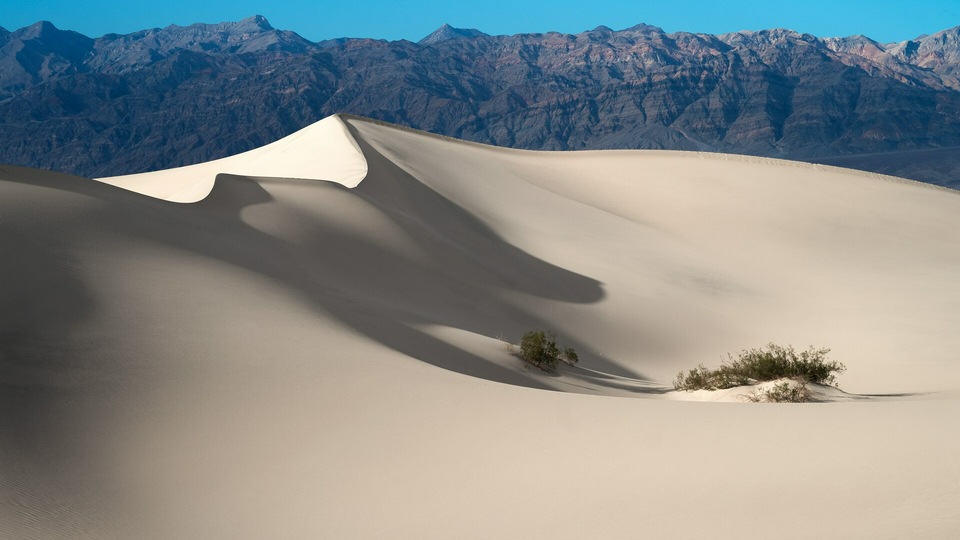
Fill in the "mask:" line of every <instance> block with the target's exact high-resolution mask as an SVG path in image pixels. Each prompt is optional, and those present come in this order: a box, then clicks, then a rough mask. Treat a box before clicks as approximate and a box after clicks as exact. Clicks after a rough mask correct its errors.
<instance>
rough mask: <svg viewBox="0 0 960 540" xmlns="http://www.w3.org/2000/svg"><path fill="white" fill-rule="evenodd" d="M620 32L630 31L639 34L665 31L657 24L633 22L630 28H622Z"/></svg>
mask: <svg viewBox="0 0 960 540" xmlns="http://www.w3.org/2000/svg"><path fill="white" fill-rule="evenodd" d="M621 32H631V33H639V34H651V33H652V34H665V33H666V32H664V31H663V28H660V27H659V26H654V25H652V24H647V23H639V24H635V25H633V26H631V27H630V28H624V29H623V30H621Z"/></svg>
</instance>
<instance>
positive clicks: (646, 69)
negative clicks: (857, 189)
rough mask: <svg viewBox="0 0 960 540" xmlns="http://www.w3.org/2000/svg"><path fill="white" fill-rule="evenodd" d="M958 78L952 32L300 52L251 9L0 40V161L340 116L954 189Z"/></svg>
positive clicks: (79, 154) (506, 141) (248, 141)
mask: <svg viewBox="0 0 960 540" xmlns="http://www.w3.org/2000/svg"><path fill="white" fill-rule="evenodd" d="M958 77H960V27H957V28H953V29H950V30H944V31H942V32H939V33H936V34H933V35H930V36H925V37H921V38H917V39H916V40H912V41H907V42H903V43H895V44H881V43H877V42H875V41H872V40H870V39H869V38H866V37H863V36H854V37H847V38H827V39H821V38H817V37H814V36H811V35H809V34H799V33H796V32H793V31H790V30H782V29H775V30H765V31H761V32H738V33H732V34H723V35H719V36H713V35H705V34H690V33H684V32H677V33H672V34H668V33H665V32H664V31H663V30H661V29H659V28H656V27H653V26H649V25H638V26H635V27H632V28H628V29H625V30H621V31H613V30H611V29H609V28H606V27H598V28H596V29H594V30H591V31H588V32H583V33H581V34H576V35H569V34H559V33H553V32H551V33H546V34H520V35H515V36H489V35H486V34H484V33H483V32H480V31H478V30H466V29H457V28H453V27H450V26H448V25H444V26H443V27H441V28H439V29H438V30H437V31H435V32H433V33H432V34H430V35H429V36H427V37H425V38H424V39H423V40H421V41H420V42H419V43H412V42H409V41H394V42H387V41H378V40H371V39H337V40H329V41H324V42H320V43H314V42H311V41H308V40H306V39H304V38H302V37H300V36H298V35H297V34H295V33H293V32H289V31H282V30H277V29H274V28H273V27H272V26H270V24H269V23H268V22H267V20H266V19H264V18H263V17H260V16H256V17H251V18H249V19H245V20H243V21H239V22H235V23H221V24H215V25H209V24H195V25H190V26H186V27H180V26H170V27H167V28H163V29H150V30H143V31H140V32H135V33H133V34H128V35H116V34H109V35H106V36H103V37H99V38H96V39H92V38H89V37H86V36H83V35H81V34H78V33H76V32H70V31H64V30H60V29H57V28H56V27H54V26H53V25H52V24H50V23H46V22H41V23H37V24H35V25H32V26H30V27H27V28H23V29H20V30H16V31H13V32H8V31H7V30H4V29H0V124H2V125H3V129H2V130H0V163H10V164H16V165H27V166H34V167H44V168H49V169H55V170H60V171H65V172H71V173H75V174H82V175H87V176H102V175H115V174H123V173H130V172H138V171H144V170H152V169H158V168H166V167H173V166H179V165H185V164H190V163H195V162H199V161H205V160H209V159H213V158H218V157H222V156H225V155H228V154H233V153H237V152H240V151H244V150H248V149H250V148H253V147H256V146H259V145H262V144H265V143H267V142H270V141H273V140H275V139H278V138H280V137H282V136H284V135H287V134H289V133H291V132H293V131H295V130H296V129H299V128H301V127H304V126H306V125H308V124H310V123H312V122H314V121H316V120H318V119H320V118H323V117H325V116H328V115H330V114H334V113H338V112H346V113H353V114H359V115H364V116H368V117H372V118H377V119H381V120H386V121H390V122H394V123H399V124H403V125H408V126H412V127H416V128H420V129H424V130H427V131H431V132H435V133H440V134H444V135H450V136H455V137H460V138H464V139H468V140H473V141H479V142H484V143H490V144H496V145H503V146H512V147H518V148H532V149H564V150H566V149H595V148H667V149H696V150H707V151H721V152H734V153H743V154H754V155H762V156H774V157H783V158H789V159H801V160H808V161H823V162H831V163H838V164H843V163H849V164H856V165H858V166H861V167H864V168H867V169H869V170H874V171H878V172H884V173H891V174H897V175H900V176H906V177H909V178H914V179H917V180H923V181H928V182H933V183H938V184H941V185H948V186H954V187H957V186H960V163H958V161H960V160H957V159H943V156H944V155H949V156H952V155H953V154H952V152H953V150H944V149H947V148H950V147H957V146H960V80H958ZM906 156H909V158H907V157H906ZM888 158H890V159H888Z"/></svg>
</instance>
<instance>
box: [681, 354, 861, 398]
mask: <svg viewBox="0 0 960 540" xmlns="http://www.w3.org/2000/svg"><path fill="white" fill-rule="evenodd" d="M829 352H830V349H815V348H813V347H810V349H809V350H806V351H802V352H799V353H798V352H796V351H795V350H794V349H793V347H792V346H789V345H788V346H786V347H782V346H780V345H776V344H774V343H770V344H769V345H767V347H766V348H763V347H761V348H759V349H749V350H744V351H743V352H741V353H740V356H739V358H737V359H736V360H734V359H733V357H732V356H731V355H727V358H728V360H727V361H726V362H724V363H723V365H721V366H720V367H719V368H717V369H714V370H709V369H707V368H706V367H704V365H703V364H700V365H699V366H697V367H696V368H694V369H691V370H689V371H688V372H687V373H686V374H684V372H683V371H681V372H680V373H679V374H677V378H676V379H675V380H674V382H673V387H674V389H676V390H685V391H692V390H722V389H725V388H734V387H736V386H745V385H750V384H757V383H759V382H764V381H775V380H778V379H794V380H796V381H799V385H798V386H797V385H791V384H789V383H787V382H784V383H781V384H778V385H776V386H774V387H773V388H771V389H768V390H767V391H765V393H764V396H761V397H762V398H763V399H758V400H757V401H761V400H762V401H791V400H793V401H796V400H801V399H800V398H801V397H802V401H806V399H807V398H808V397H809V392H808V391H807V388H806V385H807V384H808V383H814V384H825V385H834V386H836V378H835V375H834V374H839V373H842V372H843V371H844V370H846V366H844V365H843V364H841V363H840V362H836V361H832V360H827V354H828V353H829Z"/></svg>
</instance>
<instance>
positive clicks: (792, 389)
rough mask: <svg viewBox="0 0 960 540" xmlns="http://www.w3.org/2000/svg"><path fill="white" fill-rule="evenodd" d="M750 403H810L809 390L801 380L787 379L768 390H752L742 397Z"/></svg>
mask: <svg viewBox="0 0 960 540" xmlns="http://www.w3.org/2000/svg"><path fill="white" fill-rule="evenodd" d="M743 397H745V398H746V400H747V401H749V402H751V403H806V402H807V401H810V389H809V388H807V385H806V383H805V382H804V381H803V379H800V378H795V379H787V380H784V381H781V382H778V383H775V384H774V385H773V386H770V387H769V388H763V389H754V390H753V391H752V392H750V393H749V394H747V395H746V396H743Z"/></svg>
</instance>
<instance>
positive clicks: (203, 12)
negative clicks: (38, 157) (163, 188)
mask: <svg viewBox="0 0 960 540" xmlns="http://www.w3.org/2000/svg"><path fill="white" fill-rule="evenodd" d="M255 14H260V15H264V16H266V17H267V19H268V20H269V21H270V22H271V24H273V26H274V27H276V28H281V29H284V30H293V31H295V32H297V33H299V34H300V35H302V36H304V37H305V38H307V39H310V40H314V41H319V40H321V39H328V38H334V37H373V38H381V39H409V40H412V41H416V40H418V39H420V38H421V37H423V36H425V35H426V34H428V33H430V32H431V31H432V30H434V29H435V28H437V27H438V26H440V25H441V24H443V23H449V24H452V25H453V26H457V27H466V28H478V29H480V30H483V31H484V32H487V33H488V34H516V33H523V32H546V31H549V30H556V31H560V32H567V33H577V32H581V31H584V30H588V29H591V28H594V27H596V26H598V25H601V24H603V25H606V26H609V27H611V28H613V29H615V30H619V29H622V28H626V27H629V26H633V25H634V24H637V23H640V22H644V23H648V24H653V25H656V26H660V27H662V28H663V29H665V30H667V31H668V32H674V31H679V30H683V31H691V32H706V33H712V34H716V33H723V32H732V31H736V30H759V29H764V28H776V27H781V28H790V29H793V30H798V31H800V32H808V33H811V34H814V35H816V36H820V37H829V36H848V35H854V34H864V35H867V36H869V37H871V38H873V39H876V40H878V41H881V42H889V41H902V40H906V39H911V38H914V37H917V36H918V35H921V34H929V33H934V32H937V31H939V30H944V29H946V28H952V27H954V26H958V25H960V0H805V1H795V0H779V1H778V0H738V1H737V0H735V1H730V2H720V1H718V0H687V1H683V0H658V1H643V0H639V1H638V0H634V1H590V0H574V1H569V0H549V1H546V0H529V1H523V0H484V1H482V2H469V3H461V2H457V1H455V0H454V1H451V0H420V1H409V2H404V1H403V0H393V1H384V0H337V1H329V0H273V1H270V2H265V1H263V0H226V1H224V0H153V1H145V2H140V1H132V2H122V1H117V0H110V1H104V0H93V1H85V0H0V26H3V27H4V28H6V29H8V30H13V29H16V28H20V27H23V26H27V25H29V24H32V23H34V22H36V21H38V20H48V21H51V22H53V23H54V24H55V25H56V26H57V27H59V28H63V29H69V30H76V31H79V32H82V33H84V34H87V35H89V36H92V37H98V36H101V35H103V34H106V33H109V32H116V33H129V32H133V31H136V30H142V29H146V28H154V27H163V26H167V25H170V24H179V25H186V24H190V23H194V22H207V23H215V22H221V21H232V20H239V19H242V18H244V17H248V16H250V15H255Z"/></svg>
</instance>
